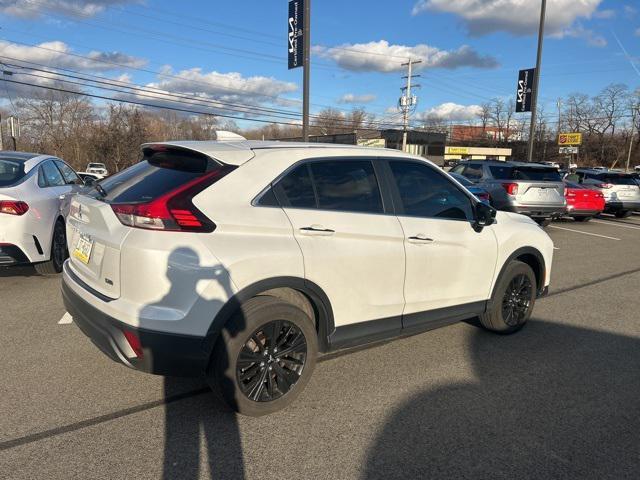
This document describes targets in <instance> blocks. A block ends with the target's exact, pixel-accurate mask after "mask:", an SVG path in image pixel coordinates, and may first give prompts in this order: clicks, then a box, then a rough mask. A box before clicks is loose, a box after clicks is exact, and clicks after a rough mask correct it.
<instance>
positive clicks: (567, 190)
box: [564, 181, 605, 222]
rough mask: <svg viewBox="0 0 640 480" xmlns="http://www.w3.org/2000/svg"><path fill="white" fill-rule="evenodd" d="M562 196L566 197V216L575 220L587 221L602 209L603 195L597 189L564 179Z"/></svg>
mask: <svg viewBox="0 0 640 480" xmlns="http://www.w3.org/2000/svg"><path fill="white" fill-rule="evenodd" d="M564 196H565V198H566V199H567V216H569V217H573V219H574V220H575V221H576V222H588V221H589V220H591V217H593V216H594V215H597V214H599V213H602V211H603V210H604V203H605V202H604V196H603V195H602V193H600V192H599V191H597V190H591V189H589V188H587V187H584V186H582V185H579V184H577V183H573V182H567V181H565V182H564Z"/></svg>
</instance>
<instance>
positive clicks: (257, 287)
mask: <svg viewBox="0 0 640 480" xmlns="http://www.w3.org/2000/svg"><path fill="white" fill-rule="evenodd" d="M258 295H272V296H275V297H278V298H282V299H283V300H286V301H288V302H290V303H293V304H294V305H296V306H298V307H299V308H300V309H301V310H303V311H305V313H307V314H309V313H310V312H309V310H308V308H309V307H307V306H305V302H308V303H307V305H308V306H310V308H311V309H312V313H313V315H312V320H314V322H315V326H316V331H317V334H318V349H319V350H320V352H326V351H328V348H329V341H328V338H329V335H331V333H333V331H334V330H335V325H334V320H333V310H332V308H331V302H330V301H329V298H328V297H327V295H326V294H325V293H324V291H323V290H322V288H320V287H319V286H318V285H316V284H315V283H313V282H310V281H309V280H305V279H304V278H299V277H275V278H269V279H265V280H260V281H258V282H256V283H253V284H251V285H249V286H247V287H245V288H243V289H242V290H240V291H239V292H237V293H236V294H235V295H233V296H232V297H231V298H230V299H229V300H227V302H226V303H225V304H224V306H223V307H222V308H221V309H220V311H219V312H218V313H217V314H216V316H215V318H214V319H213V321H212V322H211V325H210V326H209V329H208V331H207V335H206V337H205V349H206V351H207V352H208V353H211V352H212V351H213V347H214V345H215V342H216V341H217V339H218V337H219V335H220V332H221V331H222V329H223V327H224V326H225V324H226V323H227V321H229V319H230V318H231V317H232V316H233V314H234V313H235V312H236V311H237V310H238V309H239V308H240V306H241V305H242V304H243V303H244V302H246V301H247V300H249V299H251V298H253V297H256V296H258Z"/></svg>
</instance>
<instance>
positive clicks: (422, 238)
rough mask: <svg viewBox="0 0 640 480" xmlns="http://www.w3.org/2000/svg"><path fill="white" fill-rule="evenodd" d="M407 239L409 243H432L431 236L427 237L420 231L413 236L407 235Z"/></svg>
mask: <svg viewBox="0 0 640 480" xmlns="http://www.w3.org/2000/svg"><path fill="white" fill-rule="evenodd" d="M407 240H408V241H409V243H433V238H429V237H427V236H426V235H423V234H422V233H419V234H418V235H415V236H413V237H409V238H408V239H407Z"/></svg>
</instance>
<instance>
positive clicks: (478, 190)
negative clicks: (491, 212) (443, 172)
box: [449, 172, 491, 205]
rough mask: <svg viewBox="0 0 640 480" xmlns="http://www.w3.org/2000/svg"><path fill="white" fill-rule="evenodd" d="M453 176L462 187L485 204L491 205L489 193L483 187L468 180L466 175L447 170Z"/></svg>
mask: <svg viewBox="0 0 640 480" xmlns="http://www.w3.org/2000/svg"><path fill="white" fill-rule="evenodd" d="M449 175H451V176H452V177H453V178H455V179H456V180H457V181H458V183H461V184H462V186H463V187H465V188H466V189H467V190H469V191H470V192H471V193H473V194H474V195H475V196H476V198H477V199H478V200H480V201H481V202H483V203H486V204H487V205H491V195H489V192H487V191H486V190H485V189H484V188H482V187H478V186H477V185H476V184H475V183H473V182H471V181H470V180H468V179H467V178H466V177H463V176H462V175H460V174H459V173H451V172H449Z"/></svg>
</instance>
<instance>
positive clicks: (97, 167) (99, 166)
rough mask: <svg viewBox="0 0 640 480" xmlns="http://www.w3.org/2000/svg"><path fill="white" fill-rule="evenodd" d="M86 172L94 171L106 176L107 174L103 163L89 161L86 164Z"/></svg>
mask: <svg viewBox="0 0 640 480" xmlns="http://www.w3.org/2000/svg"><path fill="white" fill-rule="evenodd" d="M86 172H87V173H95V174H98V175H100V176H102V177H106V176H107V175H109V172H108V171H107V167H106V165H105V164H104V163H89V164H87V169H86Z"/></svg>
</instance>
